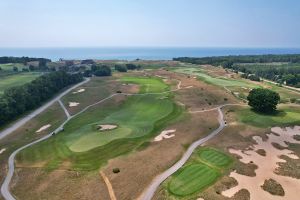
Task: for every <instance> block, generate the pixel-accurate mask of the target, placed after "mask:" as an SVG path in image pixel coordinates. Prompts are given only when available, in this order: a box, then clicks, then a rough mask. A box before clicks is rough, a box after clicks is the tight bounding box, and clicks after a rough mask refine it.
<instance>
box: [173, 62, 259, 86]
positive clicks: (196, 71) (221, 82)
mask: <svg viewBox="0 0 300 200" xmlns="http://www.w3.org/2000/svg"><path fill="white" fill-rule="evenodd" d="M174 71H175V72H178V73H184V74H189V75H194V76H197V77H198V78H199V79H200V80H202V81H204V82H206V83H209V84H213V85H217V86H221V87H224V86H225V87H233V86H239V87H250V88H255V87H257V85H255V84H249V83H247V82H246V81H243V80H238V79H229V78H222V77H212V76H210V75H208V74H206V73H205V71H204V70H202V69H200V68H193V67H186V68H175V69H174Z"/></svg>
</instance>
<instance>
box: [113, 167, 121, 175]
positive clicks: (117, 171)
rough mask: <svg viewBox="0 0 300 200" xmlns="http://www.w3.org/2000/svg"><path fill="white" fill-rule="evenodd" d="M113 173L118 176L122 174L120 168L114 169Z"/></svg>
mask: <svg viewBox="0 0 300 200" xmlns="http://www.w3.org/2000/svg"><path fill="white" fill-rule="evenodd" d="M112 171H113V173H115V174H117V173H119V172H120V169H119V168H113V170H112Z"/></svg>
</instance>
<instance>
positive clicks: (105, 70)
mask: <svg viewBox="0 0 300 200" xmlns="http://www.w3.org/2000/svg"><path fill="white" fill-rule="evenodd" d="M83 75H84V76H85V77H90V76H92V75H95V76H111V68H110V67H109V66H107V65H100V64H93V65H92V66H91V69H90V70H85V71H84V73H83Z"/></svg>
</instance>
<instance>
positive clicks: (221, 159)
mask: <svg viewBox="0 0 300 200" xmlns="http://www.w3.org/2000/svg"><path fill="white" fill-rule="evenodd" d="M198 154H199V157H200V159H201V160H202V161H204V162H205V163H208V164H210V165H214V166H217V167H227V166H228V165H230V163H231V162H232V159H231V158H230V157H229V156H227V155H226V154H225V153H222V152H220V151H218V150H215V149H211V148H205V149H201V150H200V151H199V152H198Z"/></svg>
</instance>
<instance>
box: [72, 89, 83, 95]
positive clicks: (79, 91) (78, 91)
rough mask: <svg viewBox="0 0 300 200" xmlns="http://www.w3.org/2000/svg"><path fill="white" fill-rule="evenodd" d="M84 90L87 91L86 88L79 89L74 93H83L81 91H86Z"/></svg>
mask: <svg viewBox="0 0 300 200" xmlns="http://www.w3.org/2000/svg"><path fill="white" fill-rule="evenodd" d="M84 91H85V89H79V90H77V91H76V92H73V94H77V93H81V92H84Z"/></svg>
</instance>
